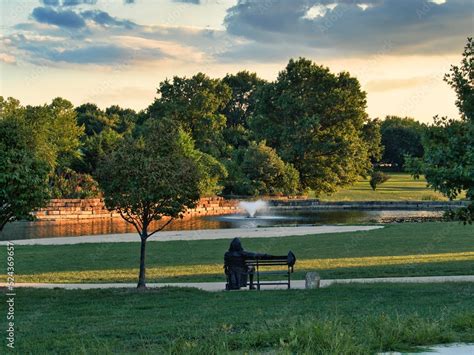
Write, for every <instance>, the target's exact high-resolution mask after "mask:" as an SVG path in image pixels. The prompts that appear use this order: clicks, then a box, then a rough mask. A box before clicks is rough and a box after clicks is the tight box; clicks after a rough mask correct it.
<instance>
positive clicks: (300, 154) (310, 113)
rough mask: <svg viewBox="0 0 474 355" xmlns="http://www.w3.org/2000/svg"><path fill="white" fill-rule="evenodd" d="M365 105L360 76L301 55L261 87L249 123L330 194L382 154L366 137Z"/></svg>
mask: <svg viewBox="0 0 474 355" xmlns="http://www.w3.org/2000/svg"><path fill="white" fill-rule="evenodd" d="M365 107H366V95H365V93H364V92H363V91H361V89H360V84H359V82H358V80H357V79H355V78H353V77H351V76H350V75H349V74H348V73H347V72H342V73H339V74H332V73H330V71H329V69H328V68H325V67H322V66H318V65H316V64H314V63H312V62H311V61H309V60H307V59H303V58H300V59H299V60H290V62H289V63H288V65H287V67H286V68H285V70H283V71H282V72H280V74H279V76H278V78H277V80H276V81H275V82H273V83H270V84H266V85H264V86H263V87H262V89H261V90H259V96H258V99H257V107H256V109H255V116H254V117H253V118H252V120H251V122H250V127H251V128H252V129H253V131H254V133H255V135H256V137H257V139H260V140H266V142H267V144H268V145H269V146H270V147H272V148H274V149H276V151H277V153H278V154H279V155H280V156H281V157H282V159H283V160H284V161H286V162H289V163H292V164H293V165H294V166H295V168H296V169H297V170H298V171H299V174H300V179H301V184H302V186H303V188H307V187H309V188H311V189H312V190H313V191H314V192H315V193H316V194H317V195H319V194H320V193H323V192H326V193H331V192H334V191H336V189H337V188H339V187H342V186H346V185H349V184H352V183H354V182H355V181H356V180H357V178H358V177H359V176H360V175H365V174H367V173H368V172H369V171H370V170H371V168H372V164H371V158H373V157H376V156H377V155H378V154H379V151H380V147H379V142H374V141H373V140H367V139H366V137H367V135H366V132H364V127H365V126H366V125H367V124H368V123H369V122H370V121H369V119H368V117H367V114H366V112H365Z"/></svg>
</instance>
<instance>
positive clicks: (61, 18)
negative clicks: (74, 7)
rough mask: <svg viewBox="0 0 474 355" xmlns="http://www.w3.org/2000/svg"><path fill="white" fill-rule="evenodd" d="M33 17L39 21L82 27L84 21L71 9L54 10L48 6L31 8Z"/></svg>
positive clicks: (60, 25) (61, 25) (68, 26)
mask: <svg viewBox="0 0 474 355" xmlns="http://www.w3.org/2000/svg"><path fill="white" fill-rule="evenodd" d="M32 16H33V18H34V19H35V20H36V21H38V22H40V23H46V24H50V25H55V26H59V27H67V28H82V27H85V25H86V23H85V21H84V19H83V18H82V17H81V16H79V15H78V14H77V13H75V12H73V11H69V10H66V11H63V10H58V11H56V10H54V9H52V8H49V7H37V8H35V9H33V13H32Z"/></svg>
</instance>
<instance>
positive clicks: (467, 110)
mask: <svg viewBox="0 0 474 355" xmlns="http://www.w3.org/2000/svg"><path fill="white" fill-rule="evenodd" d="M472 65H473V64H472V40H471V39H469V41H468V44H467V46H466V50H465V52H464V59H463V62H462V63H461V66H460V67H455V66H453V68H452V70H451V72H450V74H448V76H447V78H446V80H447V81H448V83H449V84H450V85H451V86H453V88H454V89H455V91H456V93H457V95H458V101H457V105H458V107H459V110H460V112H461V120H448V119H436V120H435V123H434V124H432V125H425V124H421V123H419V122H417V121H415V120H414V119H411V118H401V117H394V116H388V117H386V118H385V119H384V120H378V119H370V118H369V117H368V115H367V113H366V94H365V92H364V91H362V89H361V87H360V83H359V81H358V80H357V79H356V78H354V77H352V76H351V75H350V74H349V73H347V72H341V73H337V74H336V73H331V72H330V70H329V69H328V68H326V67H323V66H320V65H317V64H315V63H313V62H311V61H310V60H307V59H304V58H300V59H297V60H293V59H292V60H290V61H289V63H288V64H287V66H286V67H285V68H284V69H283V70H282V71H281V72H280V73H279V75H278V77H277V79H276V80H275V81H272V82H269V81H266V80H263V79H261V78H259V77H258V76H257V75H256V74H255V73H250V72H248V71H241V72H239V73H237V74H228V75H226V76H225V77H224V78H222V79H213V78H210V77H209V76H207V75H205V74H203V73H198V74H196V75H194V76H192V77H177V76H176V77H173V78H172V79H167V80H165V81H163V82H161V83H160V84H159V87H158V89H157V97H156V99H155V100H154V102H153V103H151V104H150V105H149V106H148V107H147V108H146V109H145V110H142V111H140V112H136V111H134V110H131V109H125V108H121V107H119V106H116V105H115V106H111V107H108V108H106V109H105V110H102V109H100V108H99V107H98V106H97V105H95V104H93V103H86V104H83V105H80V106H78V107H74V106H73V105H72V104H71V103H70V102H69V101H67V100H65V99H62V98H56V99H54V100H53V101H52V102H51V103H50V104H45V105H41V106H22V105H21V103H20V102H19V101H18V100H16V99H13V98H8V99H4V98H3V97H2V98H0V135H1V136H0V138H1V140H0V148H1V151H2V156H1V160H2V161H1V163H2V164H1V166H2V168H1V169H2V170H1V171H0V179H1V180H0V183H1V188H2V196H1V203H2V206H4V207H2V208H3V209H5V208H6V206H9V205H12V204H15V203H16V202H15V201H13V200H17V201H20V200H21V198H18V196H21V194H22V193H23V192H22V191H23V190H22V189H24V188H25V187H27V186H29V187H30V188H26V189H25V191H24V193H26V194H31V195H32V196H33V197H32V199H31V201H28V200H25V201H28V202H25V203H24V205H25V206H24V211H25V213H16V214H18V216H17V217H25V216H26V215H27V214H28V212H29V211H27V210H28V208H27V207H26V206H27V205H28V206H29V207H30V208H32V207H36V206H37V205H39V201H44V200H45V199H47V198H50V197H56V198H68V197H71V198H72V197H74V198H86V197H94V196H98V195H99V194H101V193H102V191H103V190H104V184H102V186H101V188H99V184H98V182H99V183H100V180H101V177H102V179H103V180H107V178H106V176H105V175H107V172H103V171H102V170H103V169H102V170H101V165H104V162H106V161H107V160H108V159H110V158H111V157H112V155H113V154H114V152H116V151H120V152H121V154H123V156H122V158H121V159H122V161H128V163H129V164H130V166H129V167H128V168H127V171H129V172H131V171H133V170H134V169H135V170H139V169H142V170H143V169H144V168H143V162H140V161H136V160H135V161H129V159H128V158H126V155H127V147H132V146H134V145H136V144H138V143H137V142H141V143H140V144H142V145H144V146H143V149H145V151H146V150H147V149H148V150H149V152H150V156H149V157H150V159H151V161H150V162H149V164H153V161H155V163H154V164H158V163H157V161H158V160H159V159H160V158H162V156H163V155H166V154H169V155H172V154H174V153H175V152H176V151H179V150H181V152H182V153H183V152H185V154H184V153H183V154H184V155H185V156H186V157H187V159H191V160H192V161H193V162H194V163H193V164H194V165H193V166H194V167H195V170H196V171H197V173H198V179H197V184H198V185H197V190H198V193H199V195H213V194H222V195H234V196H235V195H237V196H256V195H295V194H302V193H306V192H308V191H310V190H311V191H313V192H314V194H315V195H316V196H318V195H320V194H323V193H325V194H327V193H333V192H335V191H337V190H338V189H340V188H342V187H345V186H348V185H351V184H353V183H354V182H355V181H356V180H357V179H358V178H359V177H360V176H367V175H369V174H371V173H372V172H373V171H374V167H387V166H389V167H391V168H392V169H398V170H403V169H409V171H411V172H412V173H413V174H414V175H417V174H421V173H422V174H425V175H426V177H427V180H428V182H429V184H430V185H431V186H433V187H434V188H435V189H437V190H439V191H441V192H443V193H445V194H446V195H447V196H449V197H455V196H456V195H457V194H458V193H460V191H462V190H467V191H468V197H470V198H472V192H471V191H472V180H473V179H474V177H473V176H472V173H473V171H474V169H471V168H472V75H473V74H472ZM150 127H155V129H152V128H150ZM156 127H158V128H156ZM150 132H154V136H152V137H150ZM172 132H174V133H173V134H172ZM172 142H174V144H175V145H177V146H179V147H180V148H179V149H177V148H176V147H174V148H171V147H168V148H166V149H165V148H163V149H164V150H163V149H161V148H160V149H158V148H156V147H154V146H166V144H171V143H172ZM155 148H156V149H158V150H156V149H155ZM153 149H155V150H153ZM176 149H177V150H176ZM463 149H464V150H463ZM131 151H132V150H130V149H129V153H130V152H131ZM180 154H181V153H180ZM181 155H182V154H181ZM448 156H449V157H450V159H449V162H450V164H451V165H449V164H448V162H447V161H446V159H445V157H448ZM451 158H452V159H451ZM178 160H179V159H178ZM178 160H176V166H178V165H179V164H178ZM163 164H164V163H163ZM169 164H171V163H169V162H168V163H166V164H164V165H163V166H162V168H163V169H171V170H173V169H174V168H176V167H173V166H172V164H171V165H169ZM443 164H444V165H443ZM405 165H406V166H405ZM448 165H449V166H448ZM441 167H442V169H441ZM459 167H462V168H459ZM123 169H125V167H123ZM456 169H457V170H456ZM462 169H464V170H462ZM145 170H146V169H145ZM101 171H102V173H101ZM440 171H443V174H445V175H446V176H447V177H448V179H449V181H447V180H446V179H445V177H446V176H445V175H443V176H440ZM104 174H105V175H104ZM448 175H449V176H448ZM97 181H98V182H97ZM15 184H17V185H18V186H16V185H15ZM470 184H471V185H470ZM20 185H21V186H20ZM32 187H34V188H32ZM163 188H166V187H165V186H164V185H163ZM10 189H12V190H11V191H10ZM34 196H36V197H34ZM12 201H13V202H12ZM21 203H23V202H21ZM21 203H20V204H21ZM21 208H22V207H21V206H20V210H21ZM20 212H21V211H20ZM2 214H3V216H2V225H4V221H5V220H7V221H8V220H11V219H12V218H15V216H13V215H14V214H15V213H14V212H8V213H7V212H5V213H3V212H2ZM12 214H13V215H12ZM5 223H6V222H5Z"/></svg>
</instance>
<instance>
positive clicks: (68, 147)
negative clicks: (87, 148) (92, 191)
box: [25, 97, 84, 170]
mask: <svg viewBox="0 0 474 355" xmlns="http://www.w3.org/2000/svg"><path fill="white" fill-rule="evenodd" d="M25 121H26V124H27V125H28V126H30V127H31V129H32V130H33V132H34V135H35V137H36V148H35V149H37V150H38V151H40V152H41V154H42V155H43V156H45V157H46V160H47V161H48V163H49V164H50V166H51V167H52V168H54V169H56V170H61V169H64V168H66V167H69V166H70V164H71V163H72V162H73V161H74V160H76V159H78V158H79V157H80V151H79V148H80V145H81V141H80V138H81V136H82V134H83V133H84V129H83V128H82V127H80V126H78V125H77V122H76V113H75V111H74V107H73V105H72V104H71V103H70V102H69V101H67V100H64V99H62V98H59V97H58V98H55V99H54V100H53V101H52V102H51V104H49V105H42V106H27V107H26V111H25Z"/></svg>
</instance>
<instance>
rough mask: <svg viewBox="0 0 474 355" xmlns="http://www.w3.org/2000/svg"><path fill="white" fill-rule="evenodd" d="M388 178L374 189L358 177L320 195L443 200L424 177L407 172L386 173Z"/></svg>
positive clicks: (344, 198)
mask: <svg viewBox="0 0 474 355" xmlns="http://www.w3.org/2000/svg"><path fill="white" fill-rule="evenodd" d="M387 175H388V176H390V179H389V180H388V181H387V182H385V183H383V184H381V185H379V186H378V187H377V189H376V190H375V191H373V190H372V188H371V187H370V184H369V179H360V180H359V181H358V182H356V183H355V184H354V185H353V186H351V187H348V188H346V189H343V190H340V191H338V192H336V193H335V194H332V195H323V196H320V198H321V200H323V201H445V200H447V198H446V197H444V196H443V195H442V194H441V193H439V192H436V191H434V190H433V189H431V188H429V187H427V183H426V180H425V178H424V177H420V179H418V180H415V179H413V177H412V176H411V175H410V174H407V173H387Z"/></svg>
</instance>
